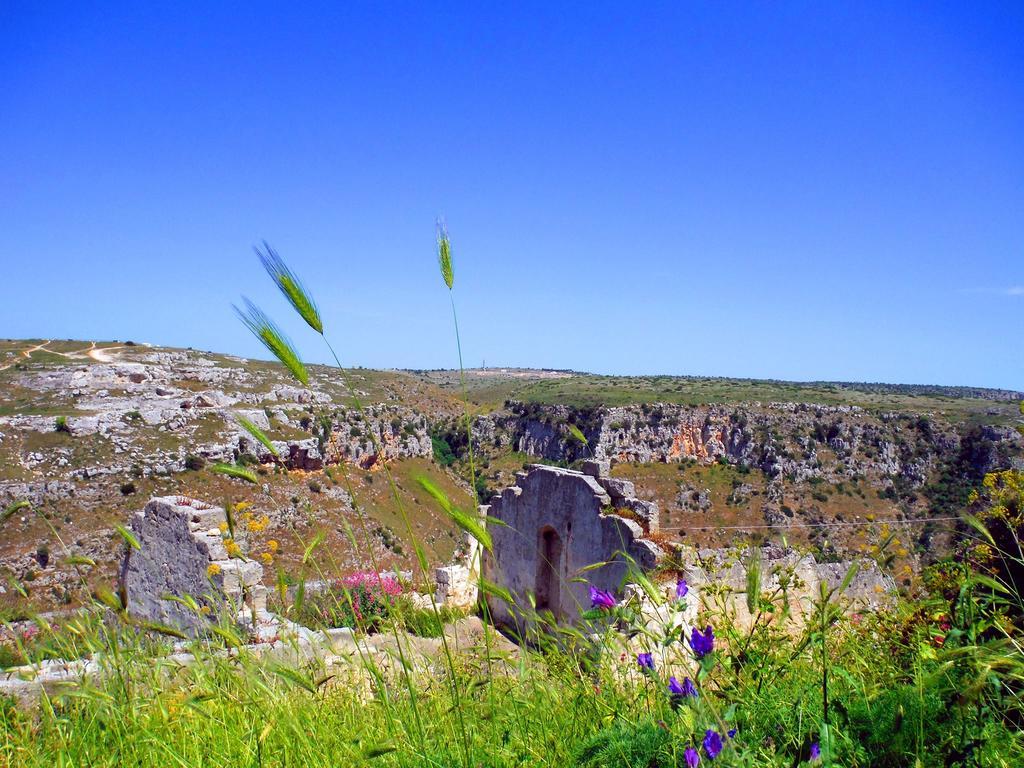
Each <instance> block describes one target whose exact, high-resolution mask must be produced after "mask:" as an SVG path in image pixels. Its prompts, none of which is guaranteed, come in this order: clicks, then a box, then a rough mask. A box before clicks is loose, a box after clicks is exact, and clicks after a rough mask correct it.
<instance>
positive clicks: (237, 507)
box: [235, 501, 252, 512]
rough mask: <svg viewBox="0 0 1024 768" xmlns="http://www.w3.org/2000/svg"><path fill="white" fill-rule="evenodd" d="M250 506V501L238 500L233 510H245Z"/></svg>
mask: <svg viewBox="0 0 1024 768" xmlns="http://www.w3.org/2000/svg"><path fill="white" fill-rule="evenodd" d="M251 506H252V502H251V501H240V502H238V503H237V504H235V511H236V512H245V510H247V509H248V508H249V507H251Z"/></svg>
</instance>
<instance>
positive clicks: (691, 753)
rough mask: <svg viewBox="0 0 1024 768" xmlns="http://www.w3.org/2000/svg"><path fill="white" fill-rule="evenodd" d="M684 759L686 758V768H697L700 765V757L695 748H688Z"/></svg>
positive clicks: (684, 753)
mask: <svg viewBox="0 0 1024 768" xmlns="http://www.w3.org/2000/svg"><path fill="white" fill-rule="evenodd" d="M683 757H684V758H686V768H697V766H698V765H700V755H698V754H697V750H696V749H694V748H693V747H687V748H686V750H685V751H684V752H683Z"/></svg>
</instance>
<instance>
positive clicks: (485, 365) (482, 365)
mask: <svg viewBox="0 0 1024 768" xmlns="http://www.w3.org/2000/svg"><path fill="white" fill-rule="evenodd" d="M480 367H481V368H483V369H484V370H485V371H486V370H487V359H486V358H485V359H484V360H483V361H482V362H481V363H480Z"/></svg>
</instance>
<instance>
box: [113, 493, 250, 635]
mask: <svg viewBox="0 0 1024 768" xmlns="http://www.w3.org/2000/svg"><path fill="white" fill-rule="evenodd" d="M226 520H227V517H226V515H225V513H224V510H223V509H222V508H221V507H213V506H211V505H209V504H205V503H203V502H201V501H197V500H195V499H189V498H186V497H184V496H164V497H158V498H154V499H150V501H149V503H148V504H146V506H145V508H144V509H143V510H142V511H140V512H137V513H135V515H134V516H133V517H132V520H131V523H130V525H131V531H132V534H133V535H134V536H135V538H136V539H137V540H138V543H139V548H138V549H134V548H130V549H129V550H128V554H127V555H126V557H125V561H124V566H123V568H122V582H121V584H122V589H123V591H124V594H125V598H126V601H127V602H126V607H127V609H128V613H129V614H131V615H132V616H135V617H136V618H139V619H142V620H146V621H153V622H157V623H160V624H164V625H167V626H170V627H174V628H175V629H179V630H181V631H182V632H185V633H186V634H189V635H193V636H194V635H196V634H199V633H200V632H201V631H202V630H203V629H204V627H205V626H206V624H207V619H206V618H205V614H197V613H196V612H195V611H194V610H192V609H190V608H188V607H186V606H185V605H183V604H182V603H180V602H177V601H175V600H169V599H168V597H170V596H173V597H178V598H184V597H186V596H190V597H192V598H193V599H194V600H195V601H196V602H197V603H198V604H199V605H200V606H207V607H208V608H209V615H210V616H211V617H215V616H216V615H218V614H219V613H221V612H222V611H224V610H225V609H226V610H233V611H235V612H237V611H240V610H241V609H242V608H243V607H245V608H248V609H249V611H250V613H251V615H253V616H256V615H259V614H264V613H265V611H266V588H265V587H264V586H263V585H262V580H263V567H262V566H261V565H260V564H259V563H257V562H255V561H253V560H247V559H241V558H237V557H235V558H232V557H229V555H228V551H227V548H226V547H225V544H224V539H223V537H222V534H221V530H220V525H221V524H222V523H224V522H225V521H226Z"/></svg>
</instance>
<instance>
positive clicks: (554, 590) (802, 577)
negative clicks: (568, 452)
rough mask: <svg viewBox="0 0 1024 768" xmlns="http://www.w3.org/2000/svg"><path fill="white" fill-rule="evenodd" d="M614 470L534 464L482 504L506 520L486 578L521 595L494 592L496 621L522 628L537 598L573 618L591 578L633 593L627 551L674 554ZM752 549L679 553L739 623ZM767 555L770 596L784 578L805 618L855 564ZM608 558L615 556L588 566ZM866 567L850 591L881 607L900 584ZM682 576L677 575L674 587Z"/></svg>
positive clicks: (586, 601)
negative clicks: (823, 589)
mask: <svg viewBox="0 0 1024 768" xmlns="http://www.w3.org/2000/svg"><path fill="white" fill-rule="evenodd" d="M607 473H608V463H607V462H604V461H596V460H592V461H587V462H584V470H583V472H576V471H573V470H569V469H560V468H557V467H550V466H544V465H540V464H535V465H532V466H530V468H529V470H528V471H525V472H520V473H518V474H517V475H516V477H517V481H516V484H515V485H514V486H512V487H510V488H506V489H505V490H504V491H502V493H501V494H500V495H499V496H496V497H495V498H494V500H493V501H492V502H491V504H490V506H489V507H483V508H482V511H484V512H485V513H486V514H488V515H490V516H491V517H493V518H495V519H497V520H499V521H500V522H501V523H502V524H501V525H490V526H488V530H489V531H490V534H491V537H492V540H493V543H494V548H493V549H494V551H493V554H491V553H485V555H484V559H483V567H484V576H485V577H486V578H487V579H488V580H489V581H491V582H493V583H495V584H497V585H498V586H499V587H503V588H505V589H507V590H508V591H509V592H510V593H511V594H512V597H513V604H509V603H508V602H506V601H505V600H503V599H501V598H498V597H495V596H493V595H491V596H488V605H489V608H490V610H491V614H492V616H493V618H494V620H495V621H496V622H498V623H501V624H507V625H512V626H516V627H518V628H520V629H521V628H522V626H523V624H524V619H525V618H527V617H528V616H529V614H530V613H531V607H530V599H531V597H532V598H533V599H534V600H535V602H536V607H537V610H538V611H550V612H551V613H552V614H554V616H555V617H556V618H558V619H559V620H560V621H563V622H567V623H573V622H574V621H575V620H577V619H578V618H579V616H580V614H581V613H582V612H583V611H584V610H586V609H588V608H589V607H590V597H589V589H590V586H594V587H596V588H598V589H603V590H608V591H610V592H613V593H616V594H618V595H619V596H621V595H622V594H629V593H630V592H631V591H630V590H629V589H625V590H623V589H622V588H623V586H624V585H623V580H624V578H623V577H624V576H626V574H627V568H628V563H627V558H626V557H624V556H623V553H626V554H627V555H628V557H629V558H632V560H633V561H634V562H635V563H636V565H637V566H639V567H640V568H641V569H642V570H650V569H652V568H654V567H655V566H656V565H657V564H658V562H659V559H660V558H661V557H662V556H663V555H665V554H667V553H666V552H665V551H664V550H663V548H662V546H661V545H659V544H657V543H655V542H654V541H652V540H650V539H649V538H646V537H647V536H649V535H650V534H651V533H653V532H655V531H656V530H657V520H658V507H657V505H656V504H653V503H651V502H646V501H641V500H640V499H637V498H636V497H635V495H634V494H635V491H634V487H633V484H632V483H631V482H628V481H626V480H620V479H614V478H610V477H608V474H607ZM749 554H750V553H748V552H746V551H743V550H729V549H705V550H700V551H694V550H689V549H680V550H679V551H678V552H676V555H675V559H677V560H679V561H680V562H681V563H682V564H684V565H683V567H682V574H681V575H682V576H683V577H685V578H686V580H687V581H688V583H689V584H690V587H691V593H690V594H691V597H690V604H691V606H692V607H693V609H694V610H696V608H697V607H698V605H701V606H704V607H706V608H711V609H712V610H714V609H725V610H727V611H728V612H730V613H731V614H733V615H734V616H735V619H736V621H737V622H738V623H739V624H740V625H744V624H746V623H749V622H750V621H751V617H750V616H749V615H748V614H747V609H746V588H747V577H746V570H747V565H748V561H747V558H748V557H749ZM758 554H759V558H758V560H759V563H760V569H761V580H760V584H761V591H762V594H764V593H769V594H771V593H773V592H775V590H776V588H777V587H779V585H780V583H781V584H784V585H785V588H786V589H785V593H786V595H787V597H788V599H789V604H790V615H791V617H792V618H793V620H794V621H796V622H798V623H800V624H802V621H803V617H804V616H805V615H806V614H808V613H809V611H810V610H811V609H812V605H813V602H814V600H815V599H817V597H818V595H819V592H820V586H821V585H822V584H824V585H825V586H826V587H827V588H829V589H832V588H835V587H838V586H839V585H840V584H841V583H842V581H843V576H844V575H845V574H846V572H847V570H848V569H849V567H850V565H851V561H847V562H843V563H818V562H817V561H815V559H814V557H813V556H811V555H808V554H801V553H798V552H796V551H794V550H792V549H783V548H780V547H772V546H769V547H764V548H762V549H761V550H760V551H759V553H758ZM599 563H606V564H605V565H602V566H600V567H597V568H594V569H593V570H588V568H589V567H590V566H593V565H595V564H599ZM858 569H859V570H858V571H857V573H856V576H855V578H853V579H852V581H851V583H850V584H849V585H848V586H847V588H846V589H845V591H844V592H843V595H842V597H843V598H844V599H845V600H847V601H848V604H849V605H850V606H851V607H852V609H854V610H873V609H874V608H877V607H878V606H880V605H882V604H883V603H885V602H887V601H888V600H889V597H890V595H891V593H892V592H893V590H894V589H895V584H894V582H893V581H892V579H891V578H890V577H888V576H886V575H885V574H883V573H882V571H881V569H879V567H878V566H877V564H875V563H874V562H873V561H870V560H866V561H863V562H860V563H858ZM674 584H675V582H674V578H673V581H672V584H671V587H672V588H674ZM633 592H635V590H633ZM693 615H694V616H695V614H693Z"/></svg>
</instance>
